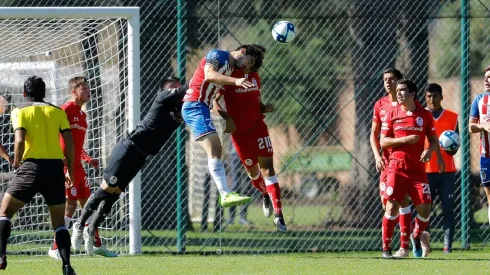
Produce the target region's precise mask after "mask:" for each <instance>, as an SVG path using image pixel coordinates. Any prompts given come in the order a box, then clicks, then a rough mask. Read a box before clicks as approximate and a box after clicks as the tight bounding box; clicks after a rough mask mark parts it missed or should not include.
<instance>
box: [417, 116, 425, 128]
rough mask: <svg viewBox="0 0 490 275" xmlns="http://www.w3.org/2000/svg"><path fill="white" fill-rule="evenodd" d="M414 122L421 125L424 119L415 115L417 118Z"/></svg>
mask: <svg viewBox="0 0 490 275" xmlns="http://www.w3.org/2000/svg"><path fill="white" fill-rule="evenodd" d="M415 122H416V123H417V125H418V126H422V125H424V119H423V118H421V117H417V118H416V119H415Z"/></svg>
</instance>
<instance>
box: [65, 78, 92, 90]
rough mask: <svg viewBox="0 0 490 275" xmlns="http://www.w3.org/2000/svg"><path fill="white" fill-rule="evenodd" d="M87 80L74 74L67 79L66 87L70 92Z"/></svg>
mask: <svg viewBox="0 0 490 275" xmlns="http://www.w3.org/2000/svg"><path fill="white" fill-rule="evenodd" d="M86 82H87V78H85V76H75V77H72V78H70V80H68V87H69V88H70V92H71V91H73V90H76V89H77V88H78V87H80V86H82V84H83V83H86Z"/></svg>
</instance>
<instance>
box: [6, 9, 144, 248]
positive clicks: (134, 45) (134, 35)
mask: <svg viewBox="0 0 490 275" xmlns="http://www.w3.org/2000/svg"><path fill="white" fill-rule="evenodd" d="M22 18H24V19H28V18H43V19H56V18H59V19H63V18H65V19H109V18H126V19H127V20H128V28H127V29H128V33H127V35H128V116H127V117H128V131H131V130H133V129H134V128H135V127H136V125H137V124H138V123H139V121H140V9H139V7H6V8H0V19H22ZM141 248H142V247H141V173H138V175H137V176H136V177H135V178H134V179H133V181H132V182H131V184H130V185H129V253H130V254H140V253H141Z"/></svg>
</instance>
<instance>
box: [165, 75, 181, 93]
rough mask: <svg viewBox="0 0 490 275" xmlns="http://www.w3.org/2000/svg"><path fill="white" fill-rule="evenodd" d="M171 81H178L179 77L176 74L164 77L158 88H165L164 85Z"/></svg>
mask: <svg viewBox="0 0 490 275" xmlns="http://www.w3.org/2000/svg"><path fill="white" fill-rule="evenodd" d="M172 82H180V78H178V77H176V76H169V77H167V78H164V79H163V80H162V83H161V84H160V90H163V89H165V85H167V84H170V83H172Z"/></svg>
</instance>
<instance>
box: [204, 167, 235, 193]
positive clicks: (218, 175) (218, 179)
mask: <svg viewBox="0 0 490 275" xmlns="http://www.w3.org/2000/svg"><path fill="white" fill-rule="evenodd" d="M208 167H209V173H210V174H211V177H213V180H214V182H215V183H216V186H217V187H218V191H219V193H220V195H221V196H224V195H226V194H228V193H230V192H231V190H230V188H229V187H228V179H227V178H226V173H225V167H224V166H223V162H222V161H221V160H220V159H208Z"/></svg>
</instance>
